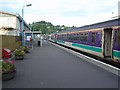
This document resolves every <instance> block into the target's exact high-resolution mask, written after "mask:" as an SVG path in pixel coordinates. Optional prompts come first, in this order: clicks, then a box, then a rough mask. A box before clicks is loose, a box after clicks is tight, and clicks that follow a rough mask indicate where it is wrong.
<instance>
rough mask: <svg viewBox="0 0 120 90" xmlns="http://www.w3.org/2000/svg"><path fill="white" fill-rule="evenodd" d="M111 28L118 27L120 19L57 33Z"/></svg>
mask: <svg viewBox="0 0 120 90" xmlns="http://www.w3.org/2000/svg"><path fill="white" fill-rule="evenodd" d="M112 26H120V18H117V19H113V20H108V21H104V22H99V23H95V24H91V25H85V26H82V27H78V28H73V29H70V30H64V31H61V32H59V33H65V32H72V31H81V30H88V29H97V28H107V27H112Z"/></svg>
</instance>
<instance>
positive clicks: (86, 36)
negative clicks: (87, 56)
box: [79, 33, 88, 42]
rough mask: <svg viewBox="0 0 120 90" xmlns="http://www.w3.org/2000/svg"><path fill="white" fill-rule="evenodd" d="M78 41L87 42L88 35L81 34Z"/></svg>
mask: <svg viewBox="0 0 120 90" xmlns="http://www.w3.org/2000/svg"><path fill="white" fill-rule="evenodd" d="M79 40H80V41H83V42H87V41H88V33H82V34H80V36H79Z"/></svg>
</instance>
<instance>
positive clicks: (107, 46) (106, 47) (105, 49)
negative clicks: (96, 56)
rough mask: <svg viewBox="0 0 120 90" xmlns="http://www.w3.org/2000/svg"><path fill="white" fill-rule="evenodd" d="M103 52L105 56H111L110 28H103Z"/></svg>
mask: <svg viewBox="0 0 120 90" xmlns="http://www.w3.org/2000/svg"><path fill="white" fill-rule="evenodd" d="M103 41H104V42H103V52H104V57H105V58H112V46H111V45H112V28H106V29H104V40H103Z"/></svg>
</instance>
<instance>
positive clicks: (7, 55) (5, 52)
mask: <svg viewBox="0 0 120 90" xmlns="http://www.w3.org/2000/svg"><path fill="white" fill-rule="evenodd" d="M11 57H12V51H11V50H9V49H7V48H4V49H3V58H6V59H8V58H11Z"/></svg>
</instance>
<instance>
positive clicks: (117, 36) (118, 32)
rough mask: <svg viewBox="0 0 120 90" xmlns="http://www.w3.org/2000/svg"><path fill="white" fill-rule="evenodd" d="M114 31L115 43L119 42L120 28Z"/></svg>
mask: <svg viewBox="0 0 120 90" xmlns="http://www.w3.org/2000/svg"><path fill="white" fill-rule="evenodd" d="M115 32H116V43H117V44H120V30H117V31H115Z"/></svg>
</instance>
